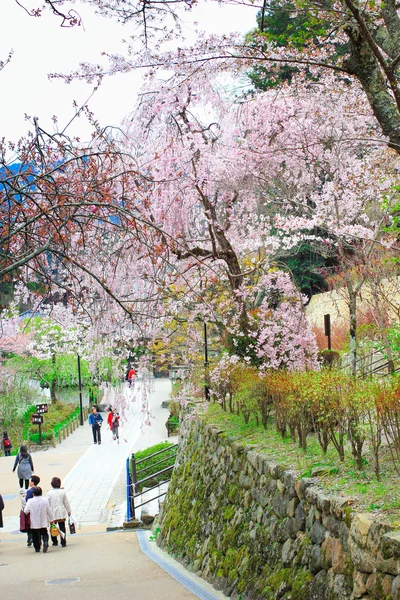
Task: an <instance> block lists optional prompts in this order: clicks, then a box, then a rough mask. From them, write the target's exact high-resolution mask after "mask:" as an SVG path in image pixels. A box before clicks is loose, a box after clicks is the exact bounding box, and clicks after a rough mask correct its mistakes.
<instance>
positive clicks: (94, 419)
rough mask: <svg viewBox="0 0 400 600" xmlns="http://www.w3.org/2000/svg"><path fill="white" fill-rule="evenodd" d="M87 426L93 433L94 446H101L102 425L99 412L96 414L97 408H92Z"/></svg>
mask: <svg viewBox="0 0 400 600" xmlns="http://www.w3.org/2000/svg"><path fill="white" fill-rule="evenodd" d="M88 421H89V425H90V426H91V428H92V433H93V442H94V443H95V444H101V432H100V428H101V424H102V423H103V417H102V416H101V414H100V413H99V412H97V408H96V407H95V406H94V407H93V408H92V413H91V414H90V415H89V419H88Z"/></svg>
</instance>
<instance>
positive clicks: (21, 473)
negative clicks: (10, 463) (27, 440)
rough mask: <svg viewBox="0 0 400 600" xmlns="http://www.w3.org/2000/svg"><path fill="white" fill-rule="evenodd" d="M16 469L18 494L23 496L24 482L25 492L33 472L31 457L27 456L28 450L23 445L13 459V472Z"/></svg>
mask: <svg viewBox="0 0 400 600" xmlns="http://www.w3.org/2000/svg"><path fill="white" fill-rule="evenodd" d="M17 467H18V469H17V475H18V479H19V487H20V493H21V494H23V493H24V482H25V489H26V490H27V489H28V486H29V480H30V478H31V477H32V475H33V472H34V468H33V461H32V456H31V455H30V454H29V452H28V448H27V447H26V446H25V444H22V446H21V447H20V449H19V452H18V454H17V456H16V457H15V462H14V467H13V472H14V471H15V469H16V468H17Z"/></svg>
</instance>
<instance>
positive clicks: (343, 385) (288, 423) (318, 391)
mask: <svg viewBox="0 0 400 600" xmlns="http://www.w3.org/2000/svg"><path fill="white" fill-rule="evenodd" d="M220 365H221V366H219V367H218V368H216V369H214V371H213V373H212V386H213V388H212V397H213V398H214V399H215V400H218V402H219V403H220V404H221V406H222V408H223V409H224V410H227V409H229V411H230V412H237V414H238V415H241V416H242V417H243V418H244V421H245V424H247V423H249V420H250V418H251V417H254V419H255V421H256V424H257V425H258V422H259V420H261V422H262V424H263V426H264V428H266V425H267V422H268V419H269V418H270V417H272V416H273V417H274V421H275V426H276V429H277V431H278V432H279V433H280V434H281V436H282V437H283V438H285V437H286V435H287V433H288V432H289V433H290V436H291V438H292V440H293V441H294V442H298V444H299V446H300V448H302V449H303V450H306V449H307V443H308V437H309V436H310V435H311V434H312V435H313V436H315V437H316V439H317V441H318V443H319V444H320V446H321V448H322V451H323V453H324V454H326V453H327V450H328V447H329V446H330V445H332V446H333V447H334V448H335V450H336V452H337V454H338V456H339V459H340V461H341V462H343V461H344V459H345V452H346V451H348V449H350V450H351V454H352V455H353V457H354V459H355V461H356V464H357V467H358V469H359V470H362V468H363V465H364V462H365V457H364V455H363V451H364V446H365V445H366V444H368V446H369V448H371V449H372V451H373V454H374V461H375V474H376V477H377V479H379V476H380V455H381V445H382V439H384V440H386V445H385V447H386V448H387V449H388V450H389V452H390V456H391V459H392V462H393V465H394V468H395V469H396V472H397V473H398V474H399V475H400V378H399V377H398V376H392V377H391V378H390V379H386V380H381V379H380V380H379V381H376V380H370V381H362V380H358V379H355V378H353V377H352V376H350V375H348V374H347V373H346V372H344V371H341V370H338V369H335V368H333V366H332V365H331V366H330V368H327V369H321V370H320V371H308V372H287V371H283V370H280V371H270V372H267V373H262V372H259V371H257V369H256V368H255V367H253V366H251V365H248V364H247V363H245V362H243V361H238V360H235V361H232V360H230V361H226V360H225V361H224V360H222V361H221V363H220Z"/></svg>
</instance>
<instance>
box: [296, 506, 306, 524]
mask: <svg viewBox="0 0 400 600" xmlns="http://www.w3.org/2000/svg"><path fill="white" fill-rule="evenodd" d="M294 518H295V520H296V527H297V529H298V531H305V530H306V511H305V510H304V502H303V501H301V502H300V503H299V504H298V505H297V506H296V510H295V513H294Z"/></svg>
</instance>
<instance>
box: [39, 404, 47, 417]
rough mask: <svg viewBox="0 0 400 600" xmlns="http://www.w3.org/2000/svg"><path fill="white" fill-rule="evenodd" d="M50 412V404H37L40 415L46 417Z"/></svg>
mask: <svg viewBox="0 0 400 600" xmlns="http://www.w3.org/2000/svg"><path fill="white" fill-rule="evenodd" d="M48 411H49V405H48V404H36V412H37V414H38V415H44V414H45V413H47V412H48Z"/></svg>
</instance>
